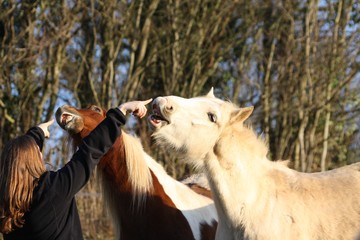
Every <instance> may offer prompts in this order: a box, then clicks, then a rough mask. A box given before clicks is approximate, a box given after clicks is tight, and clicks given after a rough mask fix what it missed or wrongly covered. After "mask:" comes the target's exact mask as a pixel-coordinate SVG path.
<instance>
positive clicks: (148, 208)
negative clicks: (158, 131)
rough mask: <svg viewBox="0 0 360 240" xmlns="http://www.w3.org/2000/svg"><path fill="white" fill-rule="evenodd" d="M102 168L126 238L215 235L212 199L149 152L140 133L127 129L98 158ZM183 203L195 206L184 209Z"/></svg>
mask: <svg viewBox="0 0 360 240" xmlns="http://www.w3.org/2000/svg"><path fill="white" fill-rule="evenodd" d="M98 170H99V171H98V172H99V176H100V181H101V182H102V184H101V185H102V188H103V194H104V201H105V203H106V204H107V206H108V207H109V209H110V211H111V215H112V218H113V221H114V226H115V228H116V232H117V235H118V236H121V237H122V238H124V239H141V237H139V236H142V234H144V236H143V237H144V238H148V239H153V238H154V239H194V238H195V239H200V236H205V235H207V236H210V237H207V238H202V239H213V238H214V235H215V230H216V219H217V218H216V210H215V208H214V206H213V203H212V201H211V200H210V199H209V198H205V197H203V196H200V195H198V194H196V193H195V192H193V191H192V190H190V189H189V188H188V187H186V186H185V185H183V184H181V183H179V182H177V181H176V180H175V179H173V178H171V177H170V176H169V175H167V173H166V172H165V171H164V169H163V168H162V167H161V165H159V164H158V163H156V162H155V161H154V160H153V159H152V158H151V157H150V156H149V155H147V154H146V153H145V152H144V150H143V148H142V145H141V143H140V142H139V141H138V140H137V139H136V138H134V137H132V136H130V135H129V134H127V133H125V132H122V135H121V136H120V137H119V138H118V139H117V141H116V142H115V143H114V145H113V147H112V148H111V149H110V150H109V152H108V153H107V154H106V155H105V156H104V157H103V159H102V160H101V161H100V163H99V164H98ZM164 183H166V184H165V185H163V184H164ZM169 186H170V187H169ZM169 189H170V190H169ZM185 201H186V202H185ZM189 205H190V206H189ZM179 207H180V208H181V209H184V208H185V209H192V210H187V211H186V212H183V210H180V209H179ZM206 216H208V217H206ZM189 219H192V221H189ZM120 229H121V232H120ZM140 229H142V230H140ZM139 232H142V233H141V234H140V233H139ZM139 234H140V235H139Z"/></svg>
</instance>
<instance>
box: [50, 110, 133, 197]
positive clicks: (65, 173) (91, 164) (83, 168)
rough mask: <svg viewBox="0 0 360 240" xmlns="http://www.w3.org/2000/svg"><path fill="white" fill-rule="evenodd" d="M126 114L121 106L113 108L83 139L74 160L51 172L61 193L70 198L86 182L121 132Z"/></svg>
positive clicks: (58, 191)
mask: <svg viewBox="0 0 360 240" xmlns="http://www.w3.org/2000/svg"><path fill="white" fill-rule="evenodd" d="M125 122H126V117H125V116H124V114H123V113H122V112H121V111H120V110H119V109H118V108H114V109H110V110H109V111H108V112H107V117H106V118H105V119H104V120H103V121H102V122H101V123H100V124H99V125H98V126H97V127H96V128H95V129H94V130H93V131H92V132H91V133H90V134H89V135H88V136H87V137H85V138H84V139H83V141H82V144H81V145H80V146H79V148H78V150H77V151H76V152H75V153H74V155H73V156H72V158H71V160H70V161H69V162H68V163H67V164H66V165H65V166H64V167H63V168H61V169H60V170H58V171H57V172H52V174H51V175H52V177H51V179H52V184H53V187H55V189H56V191H57V194H58V196H60V197H65V198H67V199H69V198H73V196H74V195H75V194H76V193H77V192H78V191H80V189H81V188H82V187H83V186H84V185H85V184H86V183H87V181H88V180H89V178H90V176H91V173H92V172H93V170H94V168H95V166H96V165H97V164H98V162H99V161H100V159H101V158H102V157H103V156H104V155H105V154H106V153H107V151H108V150H109V149H110V148H111V147H112V145H113V144H114V142H115V141H116V139H117V138H118V136H119V135H120V134H121V126H122V125H124V124H125Z"/></svg>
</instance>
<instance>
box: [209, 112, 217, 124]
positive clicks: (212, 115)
mask: <svg viewBox="0 0 360 240" xmlns="http://www.w3.org/2000/svg"><path fill="white" fill-rule="evenodd" d="M208 117H209V120H210V121H211V122H213V123H216V121H217V117H216V115H215V114H214V113H208Z"/></svg>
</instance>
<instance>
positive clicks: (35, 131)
mask: <svg viewBox="0 0 360 240" xmlns="http://www.w3.org/2000/svg"><path fill="white" fill-rule="evenodd" d="M26 135H29V136H30V137H32V138H33V139H34V140H35V142H36V144H37V145H38V146H39V148H40V151H42V149H43V145H44V139H45V135H44V132H43V130H42V129H41V128H39V127H32V128H30V129H29V130H28V131H27V132H26Z"/></svg>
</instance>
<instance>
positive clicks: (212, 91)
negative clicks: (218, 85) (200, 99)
mask: <svg viewBox="0 0 360 240" xmlns="http://www.w3.org/2000/svg"><path fill="white" fill-rule="evenodd" d="M206 96H207V97H211V98H215V95H214V87H211V89H210V91H209V92H208V93H207V94H206Z"/></svg>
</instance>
